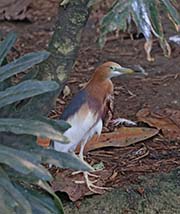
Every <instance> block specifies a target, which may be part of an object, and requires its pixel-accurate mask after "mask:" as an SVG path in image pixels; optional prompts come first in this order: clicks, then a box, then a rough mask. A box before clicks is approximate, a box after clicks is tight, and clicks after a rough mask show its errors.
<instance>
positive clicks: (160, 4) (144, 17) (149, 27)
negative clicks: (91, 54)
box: [89, 0, 180, 61]
mask: <svg viewBox="0 0 180 214" xmlns="http://www.w3.org/2000/svg"><path fill="white" fill-rule="evenodd" d="M96 1H97V0H96ZM96 1H95V0H91V1H90V2H91V3H90V4H89V5H91V4H93V3H94V2H96ZM174 4H175V1H173V0H148V1H147V0H116V1H115V2H114V4H113V5H112V7H111V8H110V10H109V11H108V13H107V14H106V15H105V16H104V17H103V18H102V19H101V21H100V38H99V43H100V46H101V47H103V46H104V44H105V42H106V37H107V33H109V32H113V31H115V30H122V31H126V30H130V26H131V24H132V21H133V22H134V23H135V25H136V27H137V29H138V32H139V33H142V34H143V35H144V37H145V39H146V43H145V46H144V48H145V50H146V53H147V59H148V60H149V61H152V60H153V58H152V57H151V55H150V52H151V48H152V43H153V41H152V37H153V35H154V36H155V37H157V38H158V40H159V43H160V46H161V48H162V49H163V52H164V55H165V56H170V54H171V49H170V46H169V44H168V42H167V41H166V39H165V36H164V32H163V25H162V21H161V14H162V11H163V12H165V13H166V14H167V15H168V18H169V19H170V20H171V21H172V22H173V24H174V25H175V27H176V30H179V29H180V15H179V13H178V11H177V10H176V8H175V6H174Z"/></svg>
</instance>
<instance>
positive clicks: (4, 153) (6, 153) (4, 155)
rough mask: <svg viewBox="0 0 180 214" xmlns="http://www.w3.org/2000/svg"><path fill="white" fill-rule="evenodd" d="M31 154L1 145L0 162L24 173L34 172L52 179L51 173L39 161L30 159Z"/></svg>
mask: <svg viewBox="0 0 180 214" xmlns="http://www.w3.org/2000/svg"><path fill="white" fill-rule="evenodd" d="M30 159H32V158H30V154H29V153H27V152H23V151H18V150H16V149H12V148H9V147H6V146H2V145H0V163H3V164H6V165H8V166H9V167H11V168H13V169H15V170H16V171H18V172H20V173H23V174H26V175H28V174H30V173H31V174H32V176H33V175H34V176H36V177H37V178H40V179H42V180H46V181H47V180H49V181H50V180H52V176H51V174H50V173H49V172H48V171H47V170H46V169H45V168H44V167H43V166H41V165H40V164H39V163H38V162H37V161H30Z"/></svg>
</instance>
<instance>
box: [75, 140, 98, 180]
mask: <svg viewBox="0 0 180 214" xmlns="http://www.w3.org/2000/svg"><path fill="white" fill-rule="evenodd" d="M86 142H87V140H85V141H83V142H82V143H81V147H80V152H79V158H80V160H81V161H82V162H84V163H85V164H86V165H87V164H88V163H87V162H86V161H85V160H84V156H83V151H84V147H85V145H86ZM88 165H89V164H88ZM89 166H90V165H89ZM90 168H91V169H92V171H94V169H93V167H91V166H90ZM81 172H82V171H76V172H73V173H72V174H73V175H76V174H79V173H81ZM87 173H88V175H89V176H91V177H95V178H98V177H99V176H98V175H95V174H92V173H90V172H87Z"/></svg>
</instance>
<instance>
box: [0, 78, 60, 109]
mask: <svg viewBox="0 0 180 214" xmlns="http://www.w3.org/2000/svg"><path fill="white" fill-rule="evenodd" d="M58 87H59V85H58V84H57V83H56V82H55V81H37V80H27V81H24V82H22V83H19V84H18V85H15V86H12V87H9V88H7V89H6V90H4V91H1V92H0V108H2V107H4V106H6V105H9V104H11V103H14V102H16V101H20V100H23V99H26V98H29V97H33V96H36V95H39V94H43V93H46V92H49V91H54V90H56V89H58Z"/></svg>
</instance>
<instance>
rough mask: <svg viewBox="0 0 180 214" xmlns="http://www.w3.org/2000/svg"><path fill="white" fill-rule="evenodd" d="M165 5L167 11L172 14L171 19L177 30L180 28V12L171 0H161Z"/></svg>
mask: <svg viewBox="0 0 180 214" xmlns="http://www.w3.org/2000/svg"><path fill="white" fill-rule="evenodd" d="M161 1H162V3H163V4H164V5H165V7H166V10H167V12H168V13H169V14H170V16H171V21H172V22H173V24H174V25H175V27H176V29H177V31H178V30H179V29H180V14H179V13H178V11H177V10H176V8H175V7H174V6H173V5H172V3H171V2H170V1H169V0H161Z"/></svg>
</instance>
